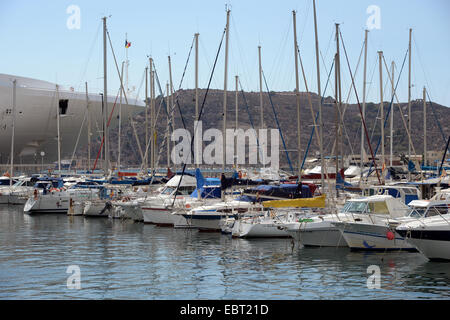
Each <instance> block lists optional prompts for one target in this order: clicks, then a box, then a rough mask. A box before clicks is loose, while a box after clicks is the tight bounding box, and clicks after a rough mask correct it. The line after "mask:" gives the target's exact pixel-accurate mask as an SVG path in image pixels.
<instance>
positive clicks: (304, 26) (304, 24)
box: [300, 0, 313, 39]
mask: <svg viewBox="0 0 450 320" xmlns="http://www.w3.org/2000/svg"><path fill="white" fill-rule="evenodd" d="M312 1H313V0H310V1H309V2H308V7H307V8H306V17H305V19H304V22H303V27H302V31H301V33H300V39H303V34H304V33H305V30H306V23H307V22H308V18H309V14H310V11H311V4H312Z"/></svg>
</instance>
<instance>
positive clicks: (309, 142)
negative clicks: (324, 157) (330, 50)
mask: <svg viewBox="0 0 450 320" xmlns="http://www.w3.org/2000/svg"><path fill="white" fill-rule="evenodd" d="M333 67H334V59H333V62H332V63H331V68H330V72H329V73H328V78H327V82H326V83H325V88H324V90H323V93H322V97H321V103H322V104H323V100H324V96H325V92H326V91H327V88H328V83H329V81H330V76H331V72H332V71H333ZM318 118H319V111H317V113H316V121H317V120H318ZM315 129H316V127H315V126H313V127H312V129H311V135H310V136H309V141H308V145H307V147H306V151H305V155H304V156H303V161H302V165H301V167H300V172H302V170H303V167H304V165H305V161H306V157H307V156H308V152H309V147H310V146H311V141H312V138H313V136H314V130H315Z"/></svg>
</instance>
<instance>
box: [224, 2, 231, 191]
mask: <svg viewBox="0 0 450 320" xmlns="http://www.w3.org/2000/svg"><path fill="white" fill-rule="evenodd" d="M229 26H230V10H229V9H227V25H226V29H225V30H226V35H225V38H226V41H225V72H224V81H223V131H222V134H223V149H222V150H223V153H222V172H223V173H225V159H226V157H225V152H226V145H227V135H226V134H225V133H226V128H227V78H228V39H229V35H230V32H229V31H230V27H229ZM222 199H224V193H223V192H222Z"/></svg>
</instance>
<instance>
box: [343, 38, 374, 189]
mask: <svg viewBox="0 0 450 320" xmlns="http://www.w3.org/2000/svg"><path fill="white" fill-rule="evenodd" d="M339 35H340V36H341V40H342V47H343V49H344V53H345V59H346V61H347V66H348V70H349V73H350V77H351V79H352V84H353V88H354V90H355V96H356V101H357V102H358V108H359V112H360V114H361V120H362V123H363V126H364V133H365V135H366V139H367V142H368V143H367V144H368V145H369V149H370V153H371V155H372V161H373V164H374V166H375V171H376V173H377V178H378V182H379V183H380V184H381V179H380V175H379V173H378V169H377V164H376V162H375V156H374V154H373V150H372V145H371V143H370V139H369V134H368V132H367V127H366V121H365V120H364V117H363V114H362V109H361V104H360V103H359V98H358V92H357V91H356V86H355V79H354V78H353V75H352V69H351V67H350V62H349V61H348V56H347V50H346V49H345V44H344V39H343V37H342V32H341V31H340V30H339Z"/></svg>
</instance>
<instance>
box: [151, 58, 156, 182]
mask: <svg viewBox="0 0 450 320" xmlns="http://www.w3.org/2000/svg"><path fill="white" fill-rule="evenodd" d="M150 63H151V68H150V70H152V71H151V74H150V95H151V99H150V100H151V101H150V103H151V108H150V128H151V130H150V135H151V136H150V139H151V159H150V165H151V170H152V175H153V173H154V171H155V169H156V168H155V155H156V150H155V148H156V141H155V136H156V134H155V70H154V69H153V68H152V67H153V59H152V58H150Z"/></svg>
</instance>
